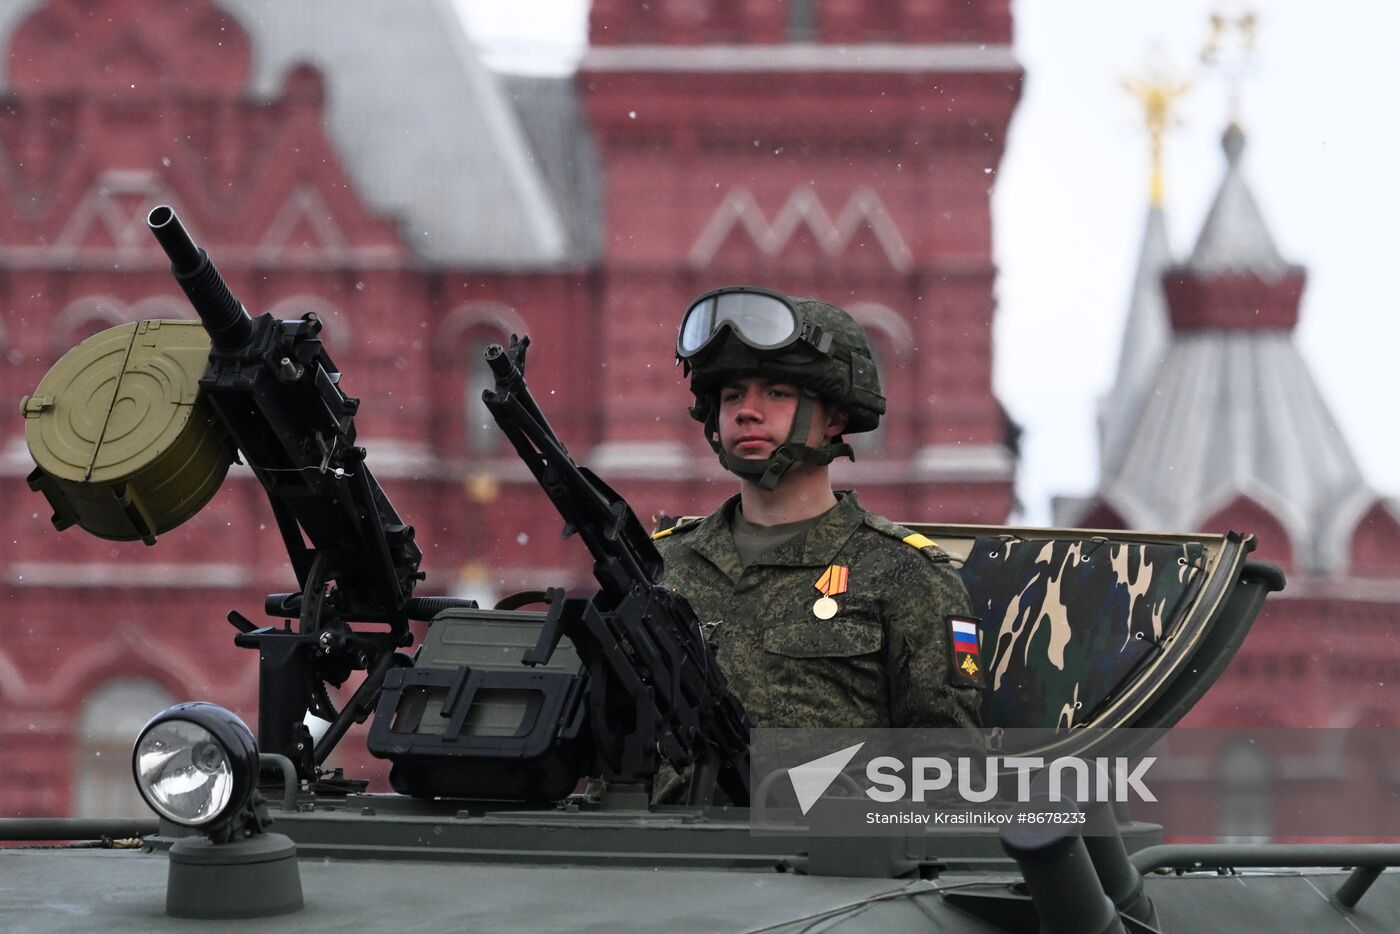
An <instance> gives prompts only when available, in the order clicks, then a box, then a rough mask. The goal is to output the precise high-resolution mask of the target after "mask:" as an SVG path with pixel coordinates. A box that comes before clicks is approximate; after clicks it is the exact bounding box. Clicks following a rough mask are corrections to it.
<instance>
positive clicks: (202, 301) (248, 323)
mask: <svg viewBox="0 0 1400 934" xmlns="http://www.w3.org/2000/svg"><path fill="white" fill-rule="evenodd" d="M146 226H148V227H150V228H151V233H152V234H154V235H155V238H156V241H157V242H159V243H160V246H161V249H163V250H165V255H166V256H168V257H170V271H171V273H173V274H174V276H175V281H176V282H179V283H180V288H182V289H184V290H185V295H186V297H188V298H189V300H190V304H191V305H193V306H194V310H195V312H197V313H198V314H199V319H200V320H201V321H203V322H204V329H205V330H206V331H208V332H209V337H210V339H211V340H212V341H213V342H214V346H215V347H216V348H218V349H220V350H236V349H237V348H239V347H242V346H243V345H244V344H246V343H248V341H249V340H250V339H251V338H252V336H253V319H252V318H251V317H249V316H248V312H247V311H245V310H244V308H243V303H242V302H240V301H239V300H238V299H237V298H235V297H234V295H233V293H232V292H230V291H229V288H228V284H227V283H225V282H224V277H223V276H221V275H219V270H218V269H216V268H215V267H214V263H213V261H212V260H210V259H209V254H208V253H205V252H204V251H203V250H202V249H200V248H199V247H198V246H195V242H194V240H192V239H191V238H190V235H189V232H188V231H186V230H185V226H184V225H183V224H181V223H180V218H179V217H177V216H176V214H175V209H174V208H172V207H170V206H169V205H168V204H162V205H158V206H156V207H155V208H154V209H152V211H151V213H150V214H149V215H147V217H146Z"/></svg>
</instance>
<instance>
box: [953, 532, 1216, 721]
mask: <svg viewBox="0 0 1400 934" xmlns="http://www.w3.org/2000/svg"><path fill="white" fill-rule="evenodd" d="M1204 567H1205V549H1204V547H1203V546H1202V545H1201V544H1200V543H1197V542H1191V543H1187V544H1181V545H1178V544H1154V543H1146V542H1130V543H1125V542H1109V541H1106V540H1080V541H1065V540H1060V541H1055V540H1033V539H1006V538H978V539H977V540H976V542H975V543H974V544H973V547H972V549H971V551H970V552H969V554H968V557H967V561H966V562H965V563H964V565H963V568H962V576H963V582H964V583H965V584H966V585H967V589H968V593H969V594H970V596H971V598H972V612H973V614H975V615H977V616H979V617H981V619H982V632H983V640H984V641H983V647H982V648H983V651H982V654H983V656H984V657H985V658H986V659H987V672H986V678H987V682H986V683H987V690H986V691H985V692H984V695H983V701H982V722H983V725H984V726H988V727H995V726H1000V727H1007V728H1010V727H1039V728H1049V727H1051V726H1052V725H1053V727H1054V729H1056V730H1057V731H1058V730H1061V729H1068V728H1070V727H1074V726H1080V725H1083V724H1086V723H1088V722H1090V721H1091V720H1092V719H1093V717H1094V716H1095V714H1096V713H1097V712H1098V711H1099V710H1100V709H1101V708H1102V707H1103V705H1104V703H1105V702H1106V701H1108V700H1109V699H1110V698H1111V697H1113V696H1114V695H1115V694H1117V693H1118V691H1119V689H1120V688H1121V687H1123V686H1124V685H1125V684H1126V682H1127V681H1128V680H1129V679H1130V678H1131V677H1132V675H1133V674H1134V673H1135V672H1136V671H1138V670H1139V669H1140V667H1141V665H1142V664H1143V662H1144V661H1146V660H1147V659H1148V658H1150V657H1152V656H1153V655H1155V654H1156V652H1157V651H1158V649H1159V646H1161V644H1162V642H1163V640H1164V637H1165V636H1167V635H1168V634H1169V633H1171V632H1172V629H1173V626H1174V625H1175V624H1176V623H1177V621H1178V620H1179V619H1180V618H1181V617H1182V615H1183V611H1184V609H1185V608H1186V607H1187V606H1189V604H1190V602H1191V601H1190V599H1189V598H1190V596H1191V595H1193V594H1194V593H1195V590H1196V585H1197V584H1198V583H1199V581H1200V580H1201V579H1202V578H1203V576H1204V573H1203V572H1204Z"/></svg>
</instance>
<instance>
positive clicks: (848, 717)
mask: <svg viewBox="0 0 1400 934" xmlns="http://www.w3.org/2000/svg"><path fill="white" fill-rule="evenodd" d="M838 496H839V502H838V504H837V505H836V506H835V507H834V508H833V509H831V511H829V512H828V513H827V514H826V515H824V516H823V517H822V519H821V520H820V521H819V522H818V523H817V524H816V525H815V526H813V527H812V528H810V529H808V530H807V531H806V532H805V533H800V534H799V535H798V536H797V537H796V538H794V539H792V540H790V541H787V542H785V543H783V544H781V545H779V546H777V547H776V548H774V549H773V550H772V551H769V552H767V553H766V554H763V555H761V556H759V557H758V558H757V559H755V561H754V562H753V563H752V564H751V565H750V566H749V567H748V568H742V567H741V566H740V562H739V556H738V553H737V551H736V550H735V547H734V539H733V536H732V534H731V532H730V519H731V517H732V516H733V513H734V509H735V507H736V505H737V503H738V497H737V496H735V497H734V498H732V499H730V500H729V501H727V502H726V503H725V504H724V505H723V506H721V507H720V508H719V509H718V510H717V511H716V512H715V513H714V514H712V515H711V516H709V517H708V518H706V519H703V520H697V521H695V522H690V523H685V524H683V525H681V526H678V527H677V528H675V529H674V530H672V531H671V532H669V533H667V532H663V533H661V534H660V536H658V539H657V547H658V548H659V549H660V550H661V554H662V557H663V558H665V560H666V569H665V573H664V576H663V578H662V581H661V582H662V584H664V585H666V586H669V587H671V588H673V589H675V590H677V591H679V592H680V593H682V594H684V595H685V597H686V599H687V600H689V601H690V604H691V606H693V607H694V608H695V612H696V614H697V615H698V616H699V617H700V620H701V622H702V623H703V624H706V625H707V626H708V627H713V629H712V630H711V636H712V638H714V639H715V640H716V641H717V643H718V646H719V661H720V664H721V666H723V668H724V671H725V674H726V675H727V676H728V678H729V684H730V687H731V688H732V689H733V691H734V693H735V694H736V695H737V696H738V698H739V699H740V700H741V701H743V703H744V707H745V709H746V710H747V711H748V713H750V714H753V715H755V716H757V718H758V722H759V725H760V726H764V727H951V726H966V725H976V724H977V722H978V707H979V705H980V702H981V696H980V695H981V692H980V691H979V690H978V689H977V688H975V687H956V686H953V685H951V684H950V683H949V679H948V670H949V668H948V666H949V650H948V638H949V637H948V629H947V624H946V623H945V621H944V620H945V617H946V616H947V615H949V614H962V615H966V614H968V612H969V608H968V597H967V591H966V590H965V589H964V587H963V584H962V580H961V578H959V576H958V574H957V572H956V571H954V570H953V568H952V565H951V564H950V563H949V559H948V556H947V555H946V554H945V553H944V552H943V551H942V550H940V549H939V548H938V547H937V546H935V545H932V544H926V545H924V546H923V547H917V545H911V544H909V543H906V542H905V541H904V539H905V538H906V537H908V536H910V534H911V533H910V532H909V530H908V529H905V528H902V527H901V526H898V525H895V524H894V523H892V522H890V521H889V520H887V519H884V518H882V517H880V516H877V515H874V514H873V513H870V512H867V511H866V510H865V509H863V508H862V507H861V505H860V503H859V502H858V501H857V500H856V497H855V494H854V493H848V492H847V493H841V494H838ZM925 541H926V540H925ZM831 565H840V566H843V567H846V568H849V569H850V572H849V577H848V584H847V590H846V592H845V593H841V594H835V595H834V599H835V600H836V603H837V606H838V607H839V609H838V610H837V613H836V615H835V616H834V617H833V618H831V619H828V620H821V619H818V618H817V617H816V616H815V615H814V614H813V611H812V605H813V603H814V602H815V601H816V600H817V599H818V598H819V597H821V596H822V594H821V592H820V591H819V590H817V589H816V584H817V582H818V580H820V578H821V577H822V574H823V572H825V570H826V569H827V568H828V567H829V566H831Z"/></svg>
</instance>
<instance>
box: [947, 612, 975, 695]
mask: <svg viewBox="0 0 1400 934" xmlns="http://www.w3.org/2000/svg"><path fill="white" fill-rule="evenodd" d="M947 619H948V667H949V669H950V670H949V673H948V680H949V681H950V682H951V683H952V684H960V685H965V686H968V687H976V688H980V687H982V686H983V678H982V640H981V637H980V636H979V634H978V629H979V627H980V624H981V622H982V621H981V620H980V619H978V618H977V617H975V616H949V617H948V618H947Z"/></svg>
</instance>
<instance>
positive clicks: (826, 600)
mask: <svg viewBox="0 0 1400 934" xmlns="http://www.w3.org/2000/svg"><path fill="white" fill-rule="evenodd" d="M850 576H851V569H850V568H848V567H843V566H842V565H839V564H833V565H832V566H831V567H829V568H827V569H826V572H825V573H823V574H822V577H821V580H819V581H817V582H816V584H814V585H813V586H815V587H816V588H817V589H818V590H820V591H821V593H822V595H821V596H820V597H819V598H817V602H816V603H813V604H812V615H813V616H815V617H816V618H817V619H831V618H832V617H833V616H835V615H836V611H837V610H839V609H840V607H839V606H837V605H836V600H835V595H836V594H838V593H845V592H846V583H847V581H848V579H849V578H850Z"/></svg>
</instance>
